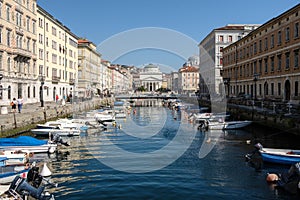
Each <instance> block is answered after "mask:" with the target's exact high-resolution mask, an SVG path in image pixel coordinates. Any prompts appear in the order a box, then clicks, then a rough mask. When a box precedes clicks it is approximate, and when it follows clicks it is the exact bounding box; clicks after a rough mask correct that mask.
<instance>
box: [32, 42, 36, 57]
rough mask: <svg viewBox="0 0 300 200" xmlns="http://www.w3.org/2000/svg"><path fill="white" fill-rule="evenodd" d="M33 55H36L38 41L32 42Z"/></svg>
mask: <svg viewBox="0 0 300 200" xmlns="http://www.w3.org/2000/svg"><path fill="white" fill-rule="evenodd" d="M32 53H33V54H36V41H33V42H32Z"/></svg>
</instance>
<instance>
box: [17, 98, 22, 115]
mask: <svg viewBox="0 0 300 200" xmlns="http://www.w3.org/2000/svg"><path fill="white" fill-rule="evenodd" d="M17 102H18V111H19V113H21V111H22V107H23V98H22V97H21V96H20V97H19V98H18V99H17Z"/></svg>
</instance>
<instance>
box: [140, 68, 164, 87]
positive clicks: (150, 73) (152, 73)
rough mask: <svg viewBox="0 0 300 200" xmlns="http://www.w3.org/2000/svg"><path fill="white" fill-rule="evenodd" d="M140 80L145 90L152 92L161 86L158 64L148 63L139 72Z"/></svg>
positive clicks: (160, 73)
mask: <svg viewBox="0 0 300 200" xmlns="http://www.w3.org/2000/svg"><path fill="white" fill-rule="evenodd" d="M140 81H141V85H142V86H144V88H145V89H146V91H148V92H153V91H155V90H157V89H159V88H161V86H162V72H161V71H160V70H159V67H158V66H156V65H153V64H149V65H147V66H145V67H144V70H143V71H142V72H140Z"/></svg>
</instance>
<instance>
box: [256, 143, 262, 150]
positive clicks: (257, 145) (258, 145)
mask: <svg viewBox="0 0 300 200" xmlns="http://www.w3.org/2000/svg"><path fill="white" fill-rule="evenodd" d="M254 147H255V149H257V150H258V151H259V150H262V148H263V146H262V145H261V144H260V143H257V144H255V145H254Z"/></svg>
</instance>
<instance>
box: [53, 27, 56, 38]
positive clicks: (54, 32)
mask: <svg viewBox="0 0 300 200" xmlns="http://www.w3.org/2000/svg"><path fill="white" fill-rule="evenodd" d="M52 35H54V36H56V28H55V27H52Z"/></svg>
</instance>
